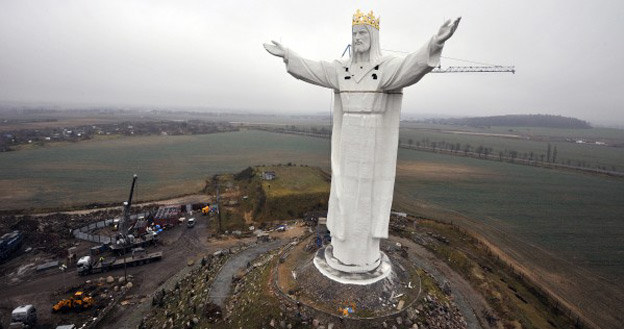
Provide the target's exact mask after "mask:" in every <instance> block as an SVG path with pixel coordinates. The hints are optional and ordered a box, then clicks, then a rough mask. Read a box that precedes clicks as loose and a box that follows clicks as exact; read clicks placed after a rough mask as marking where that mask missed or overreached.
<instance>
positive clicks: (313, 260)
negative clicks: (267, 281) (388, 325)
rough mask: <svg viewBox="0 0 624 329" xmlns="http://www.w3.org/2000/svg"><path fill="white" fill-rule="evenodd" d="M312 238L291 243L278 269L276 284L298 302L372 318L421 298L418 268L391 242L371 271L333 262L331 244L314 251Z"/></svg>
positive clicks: (342, 314)
mask: <svg viewBox="0 0 624 329" xmlns="http://www.w3.org/2000/svg"><path fill="white" fill-rule="evenodd" d="M311 244H312V238H308V239H305V240H303V241H301V242H300V243H299V244H297V245H295V246H293V247H292V248H288V249H286V250H285V251H284V253H283V254H282V255H280V261H279V262H278V264H277V267H276V270H275V272H274V273H275V277H274V278H275V287H276V288H277V290H278V291H279V294H280V295H281V296H282V297H284V298H286V299H287V300H290V301H291V302H292V305H295V306H297V307H299V306H300V307H303V308H304V309H305V308H311V309H314V310H316V311H321V312H323V313H326V314H328V315H331V316H339V317H348V318H356V319H372V318H379V317H385V316H392V315H394V314H398V313H399V312H401V311H402V310H404V309H405V308H407V307H408V306H410V305H411V304H412V303H413V302H415V301H416V300H418V297H419V295H420V291H421V290H420V277H419V275H418V268H417V267H416V266H415V265H414V264H413V263H412V262H411V261H410V260H409V259H407V258H405V257H403V256H401V255H400V254H399V253H397V252H396V251H394V249H392V248H391V247H389V246H391V245H390V244H389V243H386V246H387V247H389V248H386V249H387V250H384V251H385V252H383V253H382V257H381V259H380V264H379V266H378V267H377V268H375V269H373V270H371V271H368V272H365V273H348V272H342V271H339V270H336V269H334V268H332V267H331V266H330V265H329V264H328V263H327V261H326V259H327V258H326V253H328V251H327V249H325V248H322V249H320V250H316V251H314V252H313V253H311V252H310V251H307V248H306V246H308V245H311ZM330 254H331V253H330ZM330 259H331V258H330Z"/></svg>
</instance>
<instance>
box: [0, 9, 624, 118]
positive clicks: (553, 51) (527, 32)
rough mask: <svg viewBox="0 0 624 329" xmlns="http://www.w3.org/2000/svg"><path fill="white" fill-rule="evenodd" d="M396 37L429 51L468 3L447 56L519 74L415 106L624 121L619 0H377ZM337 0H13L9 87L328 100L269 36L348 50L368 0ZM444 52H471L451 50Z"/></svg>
mask: <svg viewBox="0 0 624 329" xmlns="http://www.w3.org/2000/svg"><path fill="white" fill-rule="evenodd" d="M358 5H360V7H359V8H361V9H362V10H364V11H368V10H369V9H373V10H374V11H375V13H376V14H378V15H381V43H382V48H385V49H391V50H400V51H415V50H417V49H418V48H419V47H420V46H421V45H422V44H424V43H425V42H426V41H427V40H428V39H429V38H430V36H431V35H433V34H434V33H435V32H436V31H437V28H438V27H439V26H440V25H441V24H442V22H443V21H444V19H447V18H452V17H454V16H460V15H461V16H463V20H462V23H461V25H460V27H459V30H458V31H457V33H456V35H455V36H454V37H453V38H452V39H451V40H450V41H449V42H448V44H447V46H446V47H445V50H444V54H443V55H444V56H446V57H453V58H462V59H467V60H473V61H479V62H486V63H494V64H502V65H508V64H513V65H516V68H517V70H518V72H517V74H516V75H511V74H500V73H499V74H440V75H430V76H428V77H426V78H425V79H423V80H422V81H421V82H420V83H419V84H417V85H416V86H413V87H410V88H409V89H406V90H405V101H404V113H406V114H416V113H439V114H443V115H493V114H508V113H550V114H561V115H571V116H576V117H580V118H582V119H587V120H591V121H594V122H619V123H624V111H621V110H620V107H621V104H622V103H623V101H624V96H623V93H622V92H621V90H624V88H623V87H624V86H623V83H622V78H621V77H622V73H623V72H622V71H623V69H622V66H621V65H620V63H619V58H620V57H621V55H620V54H621V51H622V49H623V41H622V38H621V37H620V36H619V32H620V31H622V30H624V26H623V25H624V23H623V21H622V19H621V17H624V15H623V14H624V4H622V3H621V2H618V1H600V3H592V2H587V1H576V0H575V1H562V0H558V1H548V2H542V1H535V0H530V1H515V2H511V1H500V0H477V1H470V2H469V3H468V2H465V3H464V2H462V3H456V2H454V1H435V2H414V1H384V2H382V3H379V2H378V1H364V2H362V3H359V4H358ZM357 8H358V7H356V6H355V5H353V4H352V3H350V2H335V1H325V0H323V1H315V2H313V3H311V2H299V1H285V0H284V1H270V2H268V1H262V2H260V1H227V2H225V1H222V2H221V1H220V2H216V1H181V2H165V1H162V2H161V1H120V0H118V1H60V2H57V1H23V0H6V1H2V2H0V58H1V60H0V101H3V102H10V101H18V102H47V103H65V104H72V103H84V104H103V105H137V106H143V105H147V106H152V105H153V106H160V107H166V106H198V107H210V108H228V109H233V108H238V109H246V110H249V111H281V112H288V113H310V112H326V111H328V109H329V104H330V95H331V93H330V91H328V90H324V89H321V88H318V87H315V86H311V85H308V84H306V83H303V82H301V81H297V80H295V79H294V78H292V77H290V76H288V75H287V74H286V73H285V70H284V67H283V63H281V62H280V61H279V59H276V58H274V57H272V56H270V55H268V54H267V53H266V52H265V51H264V49H263V48H262V46H261V44H262V43H263V42H266V41H269V40H271V39H276V40H281V41H282V42H283V43H284V44H285V45H286V46H288V47H291V48H292V49H293V50H295V51H297V52H298V53H299V54H302V55H304V56H306V57H309V58H317V59H334V58H337V57H338V56H339V55H340V54H341V53H342V51H343V50H344V47H345V46H346V45H347V43H349V42H350V40H349V39H350V17H351V15H352V13H353V12H354V11H355V9H357ZM442 64H443V66H447V65H465V64H466V63H462V62H457V61H453V60H450V59H445V60H443V63H442Z"/></svg>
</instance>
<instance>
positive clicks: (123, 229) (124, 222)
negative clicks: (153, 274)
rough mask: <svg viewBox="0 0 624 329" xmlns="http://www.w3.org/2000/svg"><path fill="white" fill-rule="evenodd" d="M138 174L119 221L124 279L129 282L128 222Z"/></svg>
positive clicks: (134, 178)
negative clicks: (127, 261)
mask: <svg viewBox="0 0 624 329" xmlns="http://www.w3.org/2000/svg"><path fill="white" fill-rule="evenodd" d="M137 178H138V176H137V175H136V174H134V175H133V176H132V187H130V196H128V201H126V202H124V203H123V205H124V213H123V216H122V218H121V220H120V221H119V234H120V235H121V238H122V245H123V246H122V247H123V258H124V279H125V280H126V281H125V282H128V269H127V266H126V248H128V245H129V244H130V241H128V223H129V222H130V207H132V195H133V194H134V185H135V183H136V180H137Z"/></svg>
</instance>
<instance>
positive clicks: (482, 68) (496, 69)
mask: <svg viewBox="0 0 624 329" xmlns="http://www.w3.org/2000/svg"><path fill="white" fill-rule="evenodd" d="M382 50H384V51H390V52H395V53H404V54H407V52H405V51H398V50H390V49H382ZM346 53H349V57H351V44H348V45H347V47H346V48H345V50H344V51H343V52H342V56H340V57H344V55H345V54H346ZM442 58H447V59H451V60H457V61H461V62H468V63H473V64H480V65H478V66H449V67H447V68H442V67H441V66H438V67H436V68H435V69H433V70H432V71H431V72H430V73H512V74H515V73H516V68H515V66H502V65H490V64H486V63H479V62H474V61H469V60H465V59H459V58H452V57H444V56H442Z"/></svg>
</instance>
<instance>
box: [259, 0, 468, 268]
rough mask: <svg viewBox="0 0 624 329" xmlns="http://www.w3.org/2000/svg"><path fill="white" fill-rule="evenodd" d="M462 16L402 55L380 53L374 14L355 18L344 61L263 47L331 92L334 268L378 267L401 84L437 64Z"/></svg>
mask: <svg viewBox="0 0 624 329" xmlns="http://www.w3.org/2000/svg"><path fill="white" fill-rule="evenodd" d="M460 19H461V17H460V18H457V19H454V20H448V21H446V22H445V23H444V24H443V25H442V27H440V29H439V31H438V33H437V34H436V35H434V36H433V37H432V38H431V39H430V40H429V42H428V43H427V44H425V45H424V47H422V49H420V50H419V51H417V52H415V53H411V54H409V55H407V56H405V57H396V56H384V55H382V53H381V47H380V46H379V18H376V17H375V16H374V15H373V12H372V11H371V12H370V13H369V14H362V13H361V12H360V11H359V10H358V11H357V12H356V13H355V14H354V15H353V22H352V34H351V36H352V43H351V46H352V49H353V55H352V56H351V57H350V58H349V59H347V60H335V61H333V62H326V61H314V60H309V59H305V58H303V57H301V56H299V55H298V54H296V53H295V52H293V51H292V50H290V49H288V48H286V47H284V46H282V45H281V44H280V43H278V42H275V41H272V43H273V44H264V48H265V49H266V50H267V51H268V52H269V53H271V54H272V55H275V56H278V57H282V58H283V59H284V63H286V70H287V71H288V73H290V74H291V75H292V76H294V77H295V78H297V79H300V80H303V81H306V82H309V83H312V84H315V85H319V86H322V87H326V88H331V89H333V90H334V94H335V97H334V112H333V128H332V129H333V130H332V138H331V170H332V178H331V190H330V196H329V210H328V214H327V227H328V229H329V231H330V233H331V238H332V239H331V245H330V246H328V248H327V250H326V253H325V258H326V261H327V263H328V264H329V265H330V266H331V267H332V268H334V269H336V270H339V271H342V272H347V273H366V272H369V271H372V270H374V269H375V268H377V267H378V266H379V264H380V259H381V253H380V249H379V243H380V240H381V239H386V238H388V223H389V220H390V210H391V206H392V194H393V192H394V179H395V175H396V159H397V150H398V141H399V117H400V112H401V101H402V96H403V92H402V89H403V88H405V87H407V86H410V85H413V84H415V83H416V82H418V81H419V80H420V79H421V78H422V77H423V76H424V75H425V74H427V73H429V72H430V71H431V70H432V69H433V68H435V67H437V66H438V65H439V62H440V55H441V53H442V48H443V46H444V43H445V42H446V41H447V40H448V39H449V38H450V37H451V36H452V35H453V33H454V32H455V30H456V29H457V26H458V24H459V21H460Z"/></svg>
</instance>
